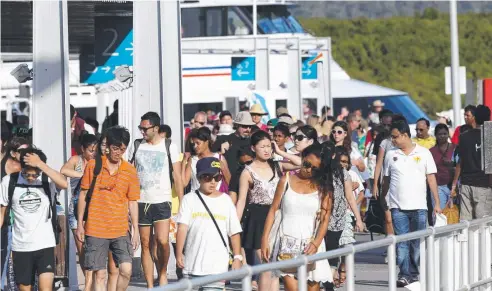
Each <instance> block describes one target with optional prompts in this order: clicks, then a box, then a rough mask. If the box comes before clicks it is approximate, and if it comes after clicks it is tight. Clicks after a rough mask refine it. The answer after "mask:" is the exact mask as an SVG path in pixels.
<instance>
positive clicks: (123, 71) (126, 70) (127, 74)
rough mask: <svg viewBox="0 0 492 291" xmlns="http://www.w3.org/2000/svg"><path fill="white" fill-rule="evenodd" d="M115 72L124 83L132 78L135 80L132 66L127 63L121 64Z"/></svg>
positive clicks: (117, 77)
mask: <svg viewBox="0 0 492 291" xmlns="http://www.w3.org/2000/svg"><path fill="white" fill-rule="evenodd" d="M113 73H114V76H115V77H116V79H117V80H118V81H120V82H122V83H125V82H126V81H128V80H130V79H132V80H133V72H132V71H130V67H129V66H127V65H123V66H119V67H118V68H116V69H115V70H114V72H113Z"/></svg>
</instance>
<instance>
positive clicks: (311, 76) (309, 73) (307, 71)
mask: <svg viewBox="0 0 492 291" xmlns="http://www.w3.org/2000/svg"><path fill="white" fill-rule="evenodd" d="M314 58H316V55H314V56H311V57H302V79H303V80H316V79H318V64H317V63H314V64H312V65H311V64H309V62H310V61H312V60H313V59H314Z"/></svg>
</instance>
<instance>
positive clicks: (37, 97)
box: [32, 0, 78, 288]
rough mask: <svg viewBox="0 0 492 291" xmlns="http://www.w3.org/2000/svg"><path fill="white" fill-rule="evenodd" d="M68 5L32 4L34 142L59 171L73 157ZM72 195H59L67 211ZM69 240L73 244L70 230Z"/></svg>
mask: <svg viewBox="0 0 492 291" xmlns="http://www.w3.org/2000/svg"><path fill="white" fill-rule="evenodd" d="M67 15H68V13H67V1H66V0H60V1H34V2H33V69H34V80H33V98H32V111H33V114H32V118H33V142H34V144H35V145H36V146H37V147H39V148H41V149H42V150H43V151H44V152H45V153H46V156H47V157H48V164H49V165H50V167H52V168H54V169H56V170H59V169H60V168H61V167H62V166H63V164H64V162H65V161H66V160H68V157H69V153H70V131H71V127H70V123H69V119H70V94H69V81H68V22H67ZM68 195H69V191H63V192H62V193H61V195H60V203H61V205H62V206H63V207H64V209H65V213H67V210H68V203H69V199H68V197H69V196H68ZM66 233H67V239H70V240H73V237H72V235H71V233H70V231H69V230H68V223H67V229H66ZM66 245H67V248H68V254H69V255H68V258H67V259H68V260H69V262H68V264H67V265H68V271H69V285H70V287H73V288H78V282H77V270H76V261H75V250H74V249H73V248H72V247H73V243H72V242H67V244H66Z"/></svg>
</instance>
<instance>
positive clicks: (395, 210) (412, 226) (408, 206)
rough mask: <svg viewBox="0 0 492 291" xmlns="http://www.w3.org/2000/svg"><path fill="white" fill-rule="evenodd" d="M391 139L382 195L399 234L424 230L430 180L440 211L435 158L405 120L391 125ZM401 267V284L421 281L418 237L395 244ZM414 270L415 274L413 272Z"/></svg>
mask: <svg viewBox="0 0 492 291" xmlns="http://www.w3.org/2000/svg"><path fill="white" fill-rule="evenodd" d="M391 140H392V141H393V144H394V145H395V148H393V149H391V150H389V151H388V153H387V155H386V157H385V160H384V180H383V188H382V189H383V195H384V196H385V197H386V195H387V194H388V191H389V208H390V211H391V217H392V220H393V228H394V231H395V234H396V235H401V234H405V233H409V232H413V231H418V230H423V229H425V228H426V227H427V199H426V197H427V196H426V195H427V183H428V184H429V188H430V189H431V192H432V194H433V195H434V199H435V201H437V202H436V206H435V208H434V211H435V212H436V213H441V208H440V207H439V195H438V191H437V182H436V177H435V173H436V172H437V169H436V164H435V162H434V158H433V157H432V154H431V153H430V151H429V150H428V149H426V148H424V147H422V146H419V145H417V144H415V143H413V142H412V139H411V134H410V127H409V126H408V124H407V123H406V122H405V121H402V120H399V121H395V122H393V123H392V125H391ZM396 248H397V258H396V260H397V263H398V266H399V267H400V274H399V279H398V281H397V285H398V287H404V286H406V285H408V284H409V283H410V282H411V281H413V280H418V268H419V260H420V246H419V240H413V241H409V242H401V243H398V244H397V245H396ZM412 273H413V274H412Z"/></svg>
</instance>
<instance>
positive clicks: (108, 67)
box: [80, 16, 133, 84]
mask: <svg viewBox="0 0 492 291" xmlns="http://www.w3.org/2000/svg"><path fill="white" fill-rule="evenodd" d="M132 27H133V21H132V17H107V16H99V17H96V20H95V36H96V37H95V38H96V42H95V45H94V47H92V48H90V49H87V48H85V49H83V51H82V53H81V56H80V82H81V83H86V84H100V83H106V82H109V81H111V80H114V74H113V71H114V70H115V69H116V68H117V67H119V66H121V65H129V66H132V65H133V29H132Z"/></svg>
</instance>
